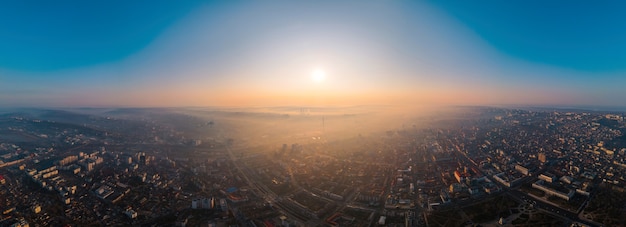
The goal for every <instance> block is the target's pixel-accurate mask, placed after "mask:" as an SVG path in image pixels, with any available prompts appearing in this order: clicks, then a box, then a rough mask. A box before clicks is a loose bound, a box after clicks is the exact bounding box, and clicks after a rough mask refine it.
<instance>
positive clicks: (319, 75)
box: [311, 69, 326, 83]
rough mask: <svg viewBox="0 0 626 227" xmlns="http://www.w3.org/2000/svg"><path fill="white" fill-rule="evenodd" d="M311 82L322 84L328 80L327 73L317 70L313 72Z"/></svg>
mask: <svg viewBox="0 0 626 227" xmlns="http://www.w3.org/2000/svg"><path fill="white" fill-rule="evenodd" d="M311 80H313V82H315V83H321V82H324V80H326V72H325V71H324V70H323V69H315V70H313V71H312V72H311Z"/></svg>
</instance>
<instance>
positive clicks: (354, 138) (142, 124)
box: [0, 107, 626, 226]
mask: <svg viewBox="0 0 626 227" xmlns="http://www.w3.org/2000/svg"><path fill="white" fill-rule="evenodd" d="M314 111H315V110H314ZM345 111H349V110H342V112H345ZM324 113H326V114H324V115H320V114H319V113H316V112H311V111H310V110H307V111H300V112H298V111H297V110H296V111H295V112H294V113H293V114H287V113H281V114H279V113H269V112H265V113H261V112H252V111H250V112H243V111H237V112H228V111H222V110H205V109H90V110H73V111H72V110H67V111H66V110H21V111H18V112H8V113H4V114H2V119H1V122H2V125H1V134H0V135H1V137H0V138H1V139H2V141H3V142H2V143H1V144H0V151H1V152H2V153H1V154H0V155H1V156H0V163H1V166H2V168H1V169H0V177H1V178H0V179H1V180H2V181H1V185H0V188H1V189H2V190H1V194H0V199H1V200H0V203H1V204H2V205H3V206H2V207H3V210H2V216H0V217H1V219H0V224H2V225H3V226H64V225H70V226H93V225H102V226H119V225H137V226H138V225H141V226H154V225H157V226H162V225H170V226H472V225H484V226H507V225H509V226H510V225H517V226H525V225H548V226H617V225H623V224H624V221H625V220H624V218H625V217H624V215H623V214H624V203H625V202H626V201H624V200H625V199H626V196H625V194H626V192H625V191H624V190H625V189H626V180H625V179H624V177H625V176H624V173H626V171H624V169H625V168H626V148H625V145H626V139H625V138H626V137H624V134H623V132H624V129H625V128H626V123H625V122H624V113H619V112H600V111H585V110H553V109H547V108H544V109H541V108H523V109H508V108H495V107H457V108H454V110H442V111H440V112H437V113H432V115H424V116H423V117H422V118H419V119H416V120H415V121H413V122H429V123H428V124H424V123H420V124H419V125H421V126H418V125H417V124H410V122H405V123H402V124H398V125H396V127H391V126H389V127H387V128H386V129H387V130H381V131H374V129H363V131H361V132H359V131H354V132H353V133H352V134H346V133H344V132H341V131H338V130H337V129H341V128H343V127H346V126H344V124H352V123H351V122H355V121H358V122H366V121H367V120H368V119H369V118H371V117H370V116H366V115H367V114H358V113H355V114H351V115H347V114H341V115H337V114H332V113H331V112H329V110H325V111H324ZM231 115H235V116H234V117H233V116H231ZM252 119H256V120H257V121H259V122H262V123H253V122H249V123H246V127H242V126H241V125H240V126H237V122H240V121H251V120H252ZM267 124H270V125H274V126H273V127H266V125H267ZM335 125H341V126H335ZM251 128H254V130H252V131H255V132H248V130H250V129H251ZM200 132H204V133H200ZM281 132H289V133H281ZM200 135H202V136H200ZM250 136H253V137H259V138H253V137H252V138H251V137H250Z"/></svg>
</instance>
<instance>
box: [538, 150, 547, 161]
mask: <svg viewBox="0 0 626 227" xmlns="http://www.w3.org/2000/svg"><path fill="white" fill-rule="evenodd" d="M537 158H538V159H539V161H540V162H542V163H545V162H546V153H543V152H541V153H539V155H538V156H537Z"/></svg>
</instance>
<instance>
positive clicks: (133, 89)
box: [0, 1, 626, 107]
mask: <svg viewBox="0 0 626 227" xmlns="http://www.w3.org/2000/svg"><path fill="white" fill-rule="evenodd" d="M611 4H617V5H611ZM620 8H623V5H622V3H605V4H604V5H591V4H585V3H577V2H573V3H568V4H567V5H565V4H558V3H545V2H539V1H536V2H535V1H524V2H522V1H519V2H497V1H491V2H485V3H483V4H471V3H454V4H452V3H449V4H447V3H431V2H421V1H420V2H408V1H397V2H375V1H347V2H333V1H316V2H287V1H272V2H262V3H261V2H209V1H185V2H182V3H170V2H166V1H157V2H150V3H137V2H136V3H127V2H122V1H111V2H106V3H92V2H89V3H87V2H78V1H75V2H74V1H64V2H55V3H40V4H37V5H28V4H26V3H19V2H18V3H2V6H1V7H0V19H2V20H3V21H5V22H6V23H5V26H3V27H2V28H0V90H1V92H0V107H40V106H44V107H130V106H132V107H171V106H173V107H176V106H250V105H253V106H279V105H310V106H325V105H367V104H389V105H557V106H590V105H592V106H618V107H624V106H626V102H624V101H623V100H622V99H620V97H625V96H626V91H625V90H623V89H622V88H621V85H622V84H624V83H625V82H626V78H625V77H624V76H623V74H624V72H625V71H626V65H625V64H623V59H626V51H624V50H626V44H625V43H623V42H620V41H621V40H622V39H621V38H623V37H625V36H626V31H623V30H621V29H620V28H623V27H624V25H625V23H626V18H624V17H626V14H623V13H622V12H621V11H620ZM320 71H321V72H322V73H321V74H320ZM311 74H315V75H311ZM320 75H323V76H322V77H320ZM312 76H313V77H314V78H311V77H312ZM320 78H321V79H320Z"/></svg>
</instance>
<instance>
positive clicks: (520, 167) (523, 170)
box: [515, 165, 530, 176]
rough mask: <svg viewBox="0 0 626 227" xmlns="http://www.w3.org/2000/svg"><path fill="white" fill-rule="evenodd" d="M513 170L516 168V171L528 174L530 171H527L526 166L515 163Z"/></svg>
mask: <svg viewBox="0 0 626 227" xmlns="http://www.w3.org/2000/svg"><path fill="white" fill-rule="evenodd" d="M515 170H517V171H518V172H520V173H522V174H524V175H526V176H528V175H530V172H529V171H528V168H526V167H524V166H522V165H515Z"/></svg>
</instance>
